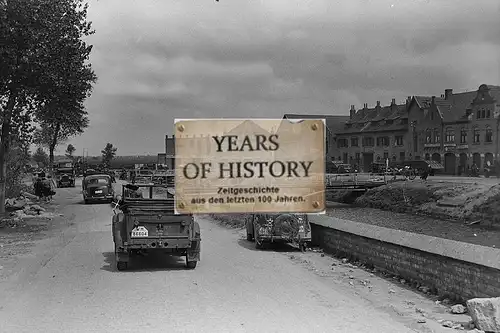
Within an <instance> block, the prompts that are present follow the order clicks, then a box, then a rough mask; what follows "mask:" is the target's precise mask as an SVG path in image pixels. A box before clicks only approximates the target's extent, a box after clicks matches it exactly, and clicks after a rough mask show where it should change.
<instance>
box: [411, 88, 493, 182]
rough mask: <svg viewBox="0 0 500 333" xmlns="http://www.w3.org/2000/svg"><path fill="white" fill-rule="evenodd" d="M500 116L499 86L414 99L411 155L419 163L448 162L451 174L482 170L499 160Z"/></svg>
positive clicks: (446, 165)
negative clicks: (473, 166)
mask: <svg viewBox="0 0 500 333" xmlns="http://www.w3.org/2000/svg"><path fill="white" fill-rule="evenodd" d="M499 112H500V87H499V86H488V85H486V84H482V85H480V86H479V88H478V90H477V91H469V92H462V93H455V94H454V93H453V90H452V89H446V90H445V93H444V95H441V97H435V96H431V97H428V96H414V97H413V99H412V101H411V103H410V105H409V108H408V119H409V126H410V133H411V140H409V144H410V145H409V147H410V151H411V153H412V154H413V155H414V156H415V158H416V159H419V158H423V159H426V160H430V159H432V160H435V161H439V162H444V168H445V170H444V172H445V173H447V174H462V173H464V172H466V170H467V169H468V168H470V167H471V166H472V165H474V164H475V165H476V166H477V167H478V168H479V169H480V170H482V168H483V167H484V165H485V163H487V162H488V161H489V162H490V163H493V161H494V160H495V159H498V157H499V156H498V153H499V150H498V149H499V147H498V144H499V141H498V134H499V117H498V114H499Z"/></svg>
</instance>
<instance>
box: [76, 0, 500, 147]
mask: <svg viewBox="0 0 500 333" xmlns="http://www.w3.org/2000/svg"><path fill="white" fill-rule="evenodd" d="M499 8H500V7H499V2H498V1H497V0H477V1H468V0H439V1H438V0H329V1H327V0H300V1H299V0H262V1H260V0H255V1H247V0H231V1H227V0H221V1H220V2H218V3H216V2H213V1H195V2H194V1H189V2H188V1H181V0H164V1H160V0H156V1H155V0H141V1H118V0H107V1H102V0H100V1H99V0H96V1H91V2H90V19H91V20H92V21H93V25H94V28H95V29H96V34H95V35H94V36H92V37H91V39H90V40H91V42H92V43H93V45H94V50H93V53H92V56H91V61H92V64H93V66H94V68H95V71H96V73H97V75H98V76H99V82H98V84H97V85H96V87H95V89H94V93H93V96H92V97H91V98H90V99H89V101H88V103H87V106H88V111H89V114H90V119H91V128H89V130H88V131H87V132H86V133H85V134H84V135H82V136H80V137H78V138H76V139H75V140H74V141H75V145H80V146H85V147H86V148H90V152H91V154H92V153H99V151H100V149H101V148H102V147H104V145H105V143H106V142H108V141H109V142H113V141H116V142H120V144H119V145H118V144H117V146H118V147H119V150H120V153H122V154H127V153H141V152H142V151H162V150H163V138H164V135H165V134H167V133H169V132H170V131H171V128H172V123H173V119H174V118H175V117H183V118H189V117H197V118H201V117H234V116H242V117H244V116H255V117H264V116H265V117H281V116H282V115H283V113H301V112H302V113H325V114H347V113H348V110H349V108H350V105H351V104H355V105H356V106H357V107H361V106H362V104H363V103H368V104H370V105H373V104H375V102H376V101H377V100H381V101H382V103H389V102H390V100H391V99H392V98H396V99H397V100H398V101H402V100H404V99H405V98H406V97H407V96H409V95H413V94H434V95H439V94H441V93H442V92H443V91H444V89H446V88H453V89H455V90H460V89H464V90H465V89H469V90H470V89H476V88H477V87H478V86H479V84H481V83H489V84H498V83H500V82H499V78H500V72H499V68H498V67H499V63H500V61H499V58H498V55H499V54H500V41H499V40H498V36H499V35H500V25H498V17H499V14H500V10H499ZM141 129H142V130H141ZM130 131H133V132H134V133H136V132H138V133H139V132H140V133H141V134H140V135H139V134H134V135H130ZM141 131H142V132H141ZM143 132H144V133H143ZM105 141H106V142H105ZM101 146H102V147H101ZM91 147H92V148H91Z"/></svg>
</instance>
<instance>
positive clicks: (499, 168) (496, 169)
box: [484, 161, 500, 178]
mask: <svg viewBox="0 0 500 333" xmlns="http://www.w3.org/2000/svg"><path fill="white" fill-rule="evenodd" d="M491 176H497V177H498V178H500V164H499V163H498V162H497V161H495V162H494V163H491V162H490V161H487V162H486V165H485V166H484V177H486V178H489V177H491Z"/></svg>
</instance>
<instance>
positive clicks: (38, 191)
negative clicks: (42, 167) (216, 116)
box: [33, 177, 43, 201]
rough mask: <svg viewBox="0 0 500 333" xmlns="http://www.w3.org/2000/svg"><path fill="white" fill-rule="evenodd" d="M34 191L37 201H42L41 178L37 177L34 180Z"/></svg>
mask: <svg viewBox="0 0 500 333" xmlns="http://www.w3.org/2000/svg"><path fill="white" fill-rule="evenodd" d="M33 187H34V190H35V195H36V196H37V197H38V200H40V201H41V200H42V198H43V183H42V177H38V178H37V179H36V180H35V184H33Z"/></svg>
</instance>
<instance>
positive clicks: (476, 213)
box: [471, 194, 500, 226]
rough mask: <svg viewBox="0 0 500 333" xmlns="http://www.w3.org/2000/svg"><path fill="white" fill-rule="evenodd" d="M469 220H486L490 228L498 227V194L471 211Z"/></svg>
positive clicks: (499, 219)
mask: <svg viewBox="0 0 500 333" xmlns="http://www.w3.org/2000/svg"><path fill="white" fill-rule="evenodd" d="M471 219H481V220H487V221H486V222H487V224H489V225H490V226H493V225H495V226H500V194H496V195H494V196H491V197H489V198H488V199H487V200H486V201H485V202H483V203H482V204H480V205H478V206H474V208H473V209H472V216H471Z"/></svg>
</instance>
